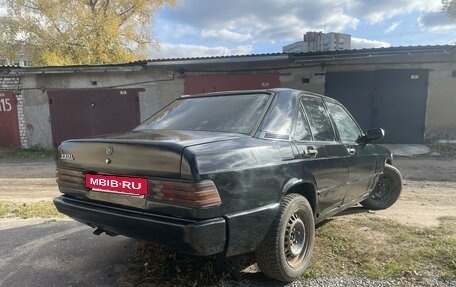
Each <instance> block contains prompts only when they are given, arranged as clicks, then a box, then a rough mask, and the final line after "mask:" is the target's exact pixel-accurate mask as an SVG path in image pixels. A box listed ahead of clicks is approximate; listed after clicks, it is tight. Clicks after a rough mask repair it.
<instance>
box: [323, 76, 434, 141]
mask: <svg viewBox="0 0 456 287" xmlns="http://www.w3.org/2000/svg"><path fill="white" fill-rule="evenodd" d="M428 76H429V71H428V70H421V69H400V70H375V71H360V72H328V73H327V74H326V95H327V96H329V97H331V98H334V99H337V100H338V101H340V102H341V103H343V104H344V105H345V106H346V107H347V108H348V109H349V110H350V112H351V113H352V114H353V116H354V117H355V118H356V120H357V121H358V122H359V123H360V124H361V126H362V128H363V129H364V130H367V129H369V128H373V127H381V128H383V129H385V132H386V136H385V139H384V140H383V142H385V143H423V141H424V130H425V116H426V102H427V89H428Z"/></svg>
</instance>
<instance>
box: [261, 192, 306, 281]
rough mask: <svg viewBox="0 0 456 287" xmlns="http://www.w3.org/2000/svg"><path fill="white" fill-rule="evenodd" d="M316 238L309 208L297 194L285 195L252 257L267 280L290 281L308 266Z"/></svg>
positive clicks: (304, 200)
mask: <svg viewBox="0 0 456 287" xmlns="http://www.w3.org/2000/svg"><path fill="white" fill-rule="evenodd" d="M314 238H315V224H314V216H313V212H312V208H311V206H310V204H309V202H308V201H307V199H306V198H305V197H303V196H302V195H300V194H295V193H292V194H288V195H286V196H285V197H284V198H283V199H282V200H281V202H280V207H279V211H278V213H277V215H276V217H275V219H274V222H273V223H272V225H271V227H270V228H269V231H268V233H267V234H266V236H265V238H264V239H263V241H262V242H261V244H260V246H259V247H258V248H257V250H256V252H255V255H256V259H257V263H258V266H259V268H260V270H261V271H262V272H263V273H264V274H265V275H266V276H268V277H270V278H273V279H276V280H279V281H283V282H292V281H294V280H296V279H298V278H299V277H300V276H301V275H302V274H303V272H304V270H305V269H306V267H307V266H308V265H309V261H310V257H311V254H312V249H313V245H314Z"/></svg>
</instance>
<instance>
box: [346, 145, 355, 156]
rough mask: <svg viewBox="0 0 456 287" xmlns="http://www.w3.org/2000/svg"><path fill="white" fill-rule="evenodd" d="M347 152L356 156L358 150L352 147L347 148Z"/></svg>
mask: <svg viewBox="0 0 456 287" xmlns="http://www.w3.org/2000/svg"><path fill="white" fill-rule="evenodd" d="M347 151H348V153H349V154H350V155H354V154H355V152H356V149H354V148H352V147H348V148H347Z"/></svg>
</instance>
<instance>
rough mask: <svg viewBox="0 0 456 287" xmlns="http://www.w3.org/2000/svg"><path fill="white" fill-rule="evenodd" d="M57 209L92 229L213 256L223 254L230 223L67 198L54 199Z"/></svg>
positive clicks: (184, 251) (222, 219)
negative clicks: (198, 219) (153, 212)
mask: <svg viewBox="0 0 456 287" xmlns="http://www.w3.org/2000/svg"><path fill="white" fill-rule="evenodd" d="M54 204H55V206H56V207H57V209H58V210H59V211H60V212H61V213H64V214H66V215H68V216H69V217H71V218H73V219H75V220H77V221H80V222H82V223H84V224H87V225H89V226H92V227H97V228H101V229H103V230H105V231H108V232H112V233H117V234H122V235H125V236H128V237H133V238H137V239H143V240H148V241H152V242H156V243H158V244H162V245H165V246H168V247H170V248H172V249H174V250H176V251H178V252H183V253H188V254H195V255H203V256H206V255H212V254H217V253H221V252H223V250H224V248H225V243H226V223H225V219H224V218H222V217H218V218H213V219H208V220H203V221H195V220H186V219H181V218H175V217H169V216H161V215H156V214H150V213H145V212H140V211H133V210H129V209H125V208H119V207H113V206H106V205H101V204H97V203H93V202H87V201H82V200H78V199H74V198H69V197H66V196H59V197H57V198H55V199H54Z"/></svg>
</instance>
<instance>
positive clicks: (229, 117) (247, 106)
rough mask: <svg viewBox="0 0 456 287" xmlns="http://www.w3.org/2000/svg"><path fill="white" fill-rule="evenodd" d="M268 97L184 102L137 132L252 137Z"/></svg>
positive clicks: (172, 106) (163, 112) (148, 121)
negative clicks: (221, 133) (236, 134)
mask: <svg viewBox="0 0 456 287" xmlns="http://www.w3.org/2000/svg"><path fill="white" fill-rule="evenodd" d="M269 97H270V95H269V94H244V95H227V96H213V97H200V98H183V99H179V100H177V101H175V102H173V103H172V104H171V105H169V106H167V107H166V108H165V109H163V110H161V111H160V112H158V113H157V114H155V115H153V116H152V117H150V118H149V119H147V120H146V121H145V122H144V123H142V124H141V125H140V126H139V127H138V128H137V130H138V129H169V130H191V131H216V132H233V133H243V134H249V133H250V132H252V130H253V128H254V126H255V124H256V123H257V122H258V121H259V120H260V117H261V115H262V114H263V112H264V111H265V109H266V106H267V103H268V99H269Z"/></svg>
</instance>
